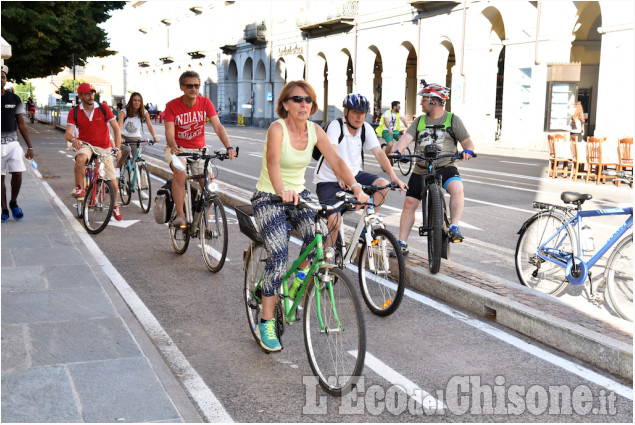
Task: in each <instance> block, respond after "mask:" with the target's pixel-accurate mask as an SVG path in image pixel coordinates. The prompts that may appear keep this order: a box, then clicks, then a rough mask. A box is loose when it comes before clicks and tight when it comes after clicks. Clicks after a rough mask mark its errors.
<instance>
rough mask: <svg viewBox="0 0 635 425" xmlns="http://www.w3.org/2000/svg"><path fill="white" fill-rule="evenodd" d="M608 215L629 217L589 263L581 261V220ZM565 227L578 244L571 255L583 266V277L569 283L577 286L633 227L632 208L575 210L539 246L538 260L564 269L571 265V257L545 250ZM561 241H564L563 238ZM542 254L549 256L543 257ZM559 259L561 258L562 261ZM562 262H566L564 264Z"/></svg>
mask: <svg viewBox="0 0 635 425" xmlns="http://www.w3.org/2000/svg"><path fill="white" fill-rule="evenodd" d="M609 215H630V217H628V218H627V219H626V221H625V222H624V223H623V224H622V225H621V226H620V227H619V228H618V229H617V230H616V231H615V232H614V233H613V235H612V236H611V237H610V238H609V239H608V240H607V241H606V242H605V243H604V245H603V246H602V247H601V248H600V249H599V250H597V252H596V253H595V254H594V255H593V256H592V257H591V259H590V260H589V261H584V260H583V259H582V257H583V250H582V244H581V243H579V241H580V235H581V233H582V218H583V217H600V216H609ZM567 227H571V228H573V229H574V230H575V234H576V237H577V240H578V244H577V246H576V247H574V251H575V254H577V255H573V256H574V257H575V258H576V260H578V261H579V262H580V264H578V265H583V276H581V278H579V279H577V282H571V281H570V282H571V283H572V284H574V285H577V284H580V283H582V282H584V280H585V279H586V276H587V274H588V270H589V269H591V267H593V266H594V265H595V264H596V263H597V262H598V260H599V259H600V258H602V256H604V254H606V252H607V251H608V250H609V249H610V248H611V247H612V246H613V245H615V243H616V242H617V241H618V240H619V239H620V238H621V237H622V236H624V234H625V233H626V231H627V230H628V229H630V228H631V227H633V207H628V208H609V209H602V210H586V211H583V210H577V211H576V213H575V214H574V215H573V216H571V217H570V218H569V219H567V220H566V221H565V223H564V224H563V225H562V226H561V227H560V228H559V229H558V230H557V231H556V233H555V234H554V235H553V236H551V237H550V238H549V239H548V240H547V241H546V242H545V243H543V244H542V245H540V247H539V249H538V252H537V255H538V256H539V257H540V258H542V259H543V260H545V261H551V262H552V263H555V264H557V265H559V266H561V267H565V268H566V267H568V265H569V263H571V261H572V259H571V255H564V256H563V255H562V251H561V250H559V249H558V248H546V245H547V244H548V243H549V242H551V241H552V240H554V239H555V238H556V237H558V236H559V235H560V234H561V233H562V231H564V229H565V228H567ZM562 239H564V237H563V238H562ZM560 243H562V240H560V242H559V243H558V244H557V245H556V246H560ZM544 253H546V254H549V255H545V254H544ZM560 258H562V260H561V259H560ZM563 260H566V262H565V261H563Z"/></svg>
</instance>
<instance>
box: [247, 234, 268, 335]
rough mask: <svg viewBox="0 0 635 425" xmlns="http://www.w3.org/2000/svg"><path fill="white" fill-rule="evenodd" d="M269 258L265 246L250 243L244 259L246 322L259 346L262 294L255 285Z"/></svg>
mask: <svg viewBox="0 0 635 425" xmlns="http://www.w3.org/2000/svg"><path fill="white" fill-rule="evenodd" d="M268 258H269V256H268V254H267V250H266V249H265V246H264V245H263V244H261V243H256V242H252V243H251V245H249V249H248V250H247V254H246V257H245V288H244V291H243V298H244V300H245V310H246V311H247V321H248V322H249V330H251V335H252V336H253V337H254V339H255V340H256V342H257V343H258V345H260V336H259V335H258V331H257V328H258V323H260V317H261V316H262V293H261V292H260V288H258V289H256V285H258V283H259V282H260V279H261V278H262V275H263V274H264V272H265V264H266V263H267V259H268Z"/></svg>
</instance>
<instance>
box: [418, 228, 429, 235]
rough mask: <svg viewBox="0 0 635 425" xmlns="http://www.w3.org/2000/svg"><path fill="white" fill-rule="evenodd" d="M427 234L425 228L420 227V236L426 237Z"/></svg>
mask: <svg viewBox="0 0 635 425" xmlns="http://www.w3.org/2000/svg"><path fill="white" fill-rule="evenodd" d="M427 234H428V232H426V229H425V228H424V227H423V226H419V236H425V235H427Z"/></svg>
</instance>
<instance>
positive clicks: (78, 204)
mask: <svg viewBox="0 0 635 425" xmlns="http://www.w3.org/2000/svg"><path fill="white" fill-rule="evenodd" d="M75 215H76V216H77V218H82V217H84V200H83V199H79V198H75Z"/></svg>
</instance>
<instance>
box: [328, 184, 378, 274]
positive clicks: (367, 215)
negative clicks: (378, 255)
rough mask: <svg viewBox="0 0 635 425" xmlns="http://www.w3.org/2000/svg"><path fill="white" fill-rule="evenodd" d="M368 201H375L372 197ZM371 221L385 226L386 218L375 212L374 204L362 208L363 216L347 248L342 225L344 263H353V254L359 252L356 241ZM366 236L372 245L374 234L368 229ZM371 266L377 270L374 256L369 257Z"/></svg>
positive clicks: (367, 243)
mask: <svg viewBox="0 0 635 425" xmlns="http://www.w3.org/2000/svg"><path fill="white" fill-rule="evenodd" d="M368 203H369V204H372V203H373V198H372V197H371V198H369V199H368ZM371 222H375V223H377V226H378V227H381V228H382V229H383V228H385V225H384V219H383V218H382V217H381V216H380V215H379V214H378V213H376V212H375V207H374V206H372V205H368V206H367V207H366V208H364V209H363V210H362V216H361V218H360V219H359V221H358V222H357V226H355V230H353V235H352V236H351V238H350V242H351V243H350V244H349V245H348V248H346V242H345V241H346V238H345V237H344V227H343V226H340V229H339V233H340V236H341V238H342V243H343V244H344V246H343V247H342V248H343V250H344V251H345V252H344V255H343V258H342V264H343V265H348V264H352V263H353V255H355V253H356V252H357V243H355V242H356V241H357V240H359V237H360V236H361V234H362V231H363V230H364V229H365V228H366V227H367V226H369V225H370V223H371ZM365 238H366V245H367V246H371V244H372V242H373V240H372V235H371V234H370V232H369V231H366V235H365ZM369 268H370V270H372V271H375V259H374V258H373V257H372V256H371V257H369Z"/></svg>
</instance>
